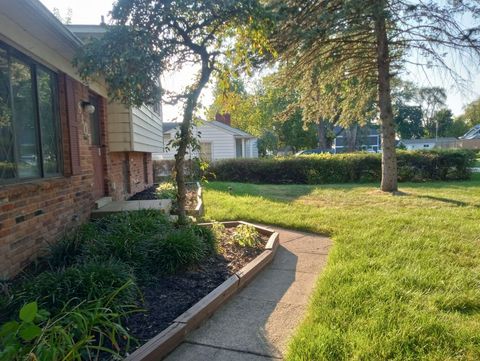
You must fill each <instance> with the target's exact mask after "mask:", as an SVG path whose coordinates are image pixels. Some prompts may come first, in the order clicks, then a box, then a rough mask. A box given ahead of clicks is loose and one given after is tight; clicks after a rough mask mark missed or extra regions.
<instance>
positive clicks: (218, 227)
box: [211, 222, 225, 240]
mask: <svg viewBox="0 0 480 361" xmlns="http://www.w3.org/2000/svg"><path fill="white" fill-rule="evenodd" d="M211 229H212V233H213V236H214V237H215V239H217V240H218V239H221V238H222V237H223V235H224V234H225V226H224V225H223V223H220V222H213V223H212V228H211Z"/></svg>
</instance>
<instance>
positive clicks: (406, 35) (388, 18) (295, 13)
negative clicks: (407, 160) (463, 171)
mask: <svg viewBox="0 0 480 361" xmlns="http://www.w3.org/2000/svg"><path fill="white" fill-rule="evenodd" d="M270 4H271V6H272V8H273V9H274V12H275V14H277V29H276V32H274V35H273V42H274V44H275V46H276V48H277V50H278V52H279V54H280V56H281V59H282V60H283V61H284V62H286V63H288V64H289V65H290V66H293V67H294V68H296V70H297V72H307V71H308V70H309V69H310V70H314V69H315V68H316V67H318V66H320V67H321V71H320V74H321V76H320V77H319V78H318V84H319V85H321V86H323V87H325V88H327V89H328V86H329V85H332V84H337V85H338V84H342V83H346V84H347V85H350V88H351V90H352V92H356V93H357V94H356V96H357V97H363V99H365V101H359V100H358V99H357V100H356V101H349V99H350V97H349V95H350V94H351V93H350V92H345V91H344V92H343V93H346V94H347V96H344V97H343V98H340V100H339V101H337V102H333V103H331V107H330V112H331V113H330V114H334V113H337V112H338V109H339V108H340V109H341V112H342V117H343V118H349V116H350V115H352V116H351V118H352V119H358V116H355V115H354V114H355V113H358V111H359V108H362V107H364V105H365V104H369V101H374V102H375V103H376V105H377V108H378V118H379V121H380V123H381V129H382V144H383V153H382V185H381V188H382V190H385V191H396V190H397V165H396V155H395V144H396V142H395V125H394V121H393V116H394V115H393V107H392V91H391V84H390V82H391V79H392V77H393V74H394V73H397V72H398V71H400V70H401V66H402V65H403V64H404V63H406V62H407V61H410V59H411V58H410V57H408V56H409V55H411V54H412V53H413V52H415V54H416V59H419V60H418V61H415V62H416V63H418V64H419V65H424V66H437V67H442V68H444V69H447V71H448V72H449V73H450V74H452V75H454V71H453V69H451V68H450V67H449V64H447V63H446V61H445V56H444V53H445V51H447V50H449V51H453V52H456V53H458V54H461V55H463V57H464V59H467V58H470V59H478V58H479V56H480V29H479V28H478V27H474V28H466V27H465V26H463V25H462V24H461V23H460V22H459V20H458V19H459V17H460V16H462V15H464V14H473V16H477V15H478V14H479V11H480V7H479V5H478V2H477V1H475V0H470V1H468V0H465V1H454V2H446V1H434V0H429V1H422V2H413V1H407V0H396V1H386V0H355V1H353V0H352V1H342V0H334V1H330V0H313V1H309V2H304V1H300V0H286V1H283V0H282V1H280V0H271V1H270ZM371 89H375V91H374V92H373V95H372V92H371ZM333 93H334V92H332V93H331V94H333ZM327 99H328V97H327ZM326 103H327V104H330V103H329V102H326ZM339 104H341V106H339ZM362 110H363V109H362ZM327 118H328V117H327Z"/></svg>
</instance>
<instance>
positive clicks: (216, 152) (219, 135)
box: [154, 122, 258, 161]
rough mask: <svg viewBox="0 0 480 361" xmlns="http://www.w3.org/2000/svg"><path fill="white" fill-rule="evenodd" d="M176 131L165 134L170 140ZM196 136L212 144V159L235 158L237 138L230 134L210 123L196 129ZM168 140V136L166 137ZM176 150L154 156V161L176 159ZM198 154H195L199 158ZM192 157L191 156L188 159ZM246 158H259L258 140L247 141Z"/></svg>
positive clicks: (202, 141) (166, 141)
mask: <svg viewBox="0 0 480 361" xmlns="http://www.w3.org/2000/svg"><path fill="white" fill-rule="evenodd" d="M176 131H177V130H176V129H172V130H170V131H168V132H167V133H165V134H170V137H171V138H170V139H172V138H173V137H175V133H176ZM194 134H197V137H198V138H197V139H198V141H199V142H201V143H211V144H212V159H213V160H214V161H215V160H220V159H231V158H235V156H236V151H235V139H236V138H235V136H234V135H233V134H231V133H230V132H228V131H226V130H224V129H221V128H219V127H217V126H215V125H212V124H208V122H206V123H203V124H201V125H200V126H198V127H195V130H194ZM166 138H168V136H166ZM170 139H165V146H167V144H168V142H169V140H170ZM175 153H176V149H174V148H172V149H170V150H169V151H168V152H164V153H161V154H156V155H154V159H175ZM197 156H198V152H195V153H194V154H193V157H197ZM189 157H192V156H191V155H190V154H188V155H187V158H189ZM245 157H247V158H258V149H257V139H256V138H253V139H245Z"/></svg>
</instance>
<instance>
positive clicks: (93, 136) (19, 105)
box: [0, 0, 163, 278]
mask: <svg viewBox="0 0 480 361" xmlns="http://www.w3.org/2000/svg"><path fill="white" fill-rule="evenodd" d="M82 46H83V43H82V41H81V39H79V37H77V36H76V35H74V34H73V33H72V32H71V31H69V30H68V29H67V28H66V27H65V26H64V25H62V24H61V23H60V22H59V21H58V20H57V19H56V18H55V17H54V16H53V14H51V13H50V12H49V11H48V10H47V9H46V8H45V7H44V6H43V5H42V4H41V3H40V2H39V1H38V0H16V1H10V0H0V277H1V278H8V277H11V276H13V275H15V274H16V273H18V272H19V271H20V270H21V269H22V268H23V267H24V266H25V265H26V264H28V263H29V262H30V261H31V260H32V259H34V258H35V257H36V256H38V255H39V254H40V253H41V252H42V251H43V250H44V249H45V246H46V245H47V244H49V243H51V242H54V241H56V240H57V239H58V238H59V237H61V236H63V235H64V234H65V232H67V231H69V230H71V229H72V228H74V227H75V226H78V225H79V224H81V223H82V222H84V221H86V220H87V219H88V218H89V216H90V213H91V210H92V208H93V207H94V203H95V201H96V200H98V199H100V198H102V197H105V196H109V197H112V198H113V199H125V198H126V197H128V196H129V195H131V194H133V193H135V192H138V191H140V190H142V189H144V188H145V187H147V186H149V185H151V184H152V183H153V172H152V156H151V154H152V152H161V151H163V142H162V124H161V115H160V114H156V113H155V111H152V110H149V109H147V108H141V109H128V108H125V107H123V106H120V105H118V104H117V105H115V104H108V100H107V89H106V86H105V84H104V82H103V80H102V79H97V81H94V82H91V83H90V84H88V85H86V84H84V83H83V82H82V81H81V79H80V78H79V77H78V75H77V72H76V71H75V69H74V68H73V67H72V63H71V61H72V59H73V56H74V55H75V53H76V52H77V51H78V50H79V49H80V48H81V47H82ZM92 105H93V106H94V108H93V107H92Z"/></svg>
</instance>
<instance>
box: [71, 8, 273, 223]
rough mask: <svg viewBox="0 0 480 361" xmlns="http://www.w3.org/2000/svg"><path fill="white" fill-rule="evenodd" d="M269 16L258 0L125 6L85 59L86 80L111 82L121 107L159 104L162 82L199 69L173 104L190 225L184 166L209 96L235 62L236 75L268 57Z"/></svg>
mask: <svg viewBox="0 0 480 361" xmlns="http://www.w3.org/2000/svg"><path fill="white" fill-rule="evenodd" d="M262 11H263V8H262V7H261V6H260V4H259V3H258V1H257V0H242V1H235V0H222V1H220V0H204V1H195V0H118V1H117V2H116V3H115V5H114V7H113V10H112V22H113V24H112V25H110V26H108V27H107V31H106V33H105V35H104V36H103V37H102V38H100V39H96V40H93V41H92V42H91V43H89V44H87V46H86V47H85V48H84V49H83V52H82V53H81V54H79V56H78V58H77V61H76V64H77V65H78V67H79V71H80V74H81V75H82V77H83V78H84V79H86V80H88V79H89V78H90V77H92V76H99V77H103V78H105V80H106V82H107V84H108V87H109V95H110V97H111V98H112V99H113V100H117V101H120V102H122V103H124V104H128V105H137V106H139V105H142V104H153V103H155V102H157V101H158V99H159V97H160V95H161V92H160V88H159V77H160V75H161V74H163V73H165V72H166V71H172V70H176V71H181V70H182V69H183V68H184V67H185V66H186V65H191V64H193V65H194V68H195V69H196V70H195V71H196V75H195V76H194V79H193V81H192V83H191V84H190V85H189V86H188V87H186V88H185V89H184V90H183V91H181V92H179V93H178V94H169V97H168V99H167V101H169V102H173V103H175V102H179V101H181V102H182V104H183V121H182V124H181V126H180V134H179V139H178V142H177V143H176V144H177V145H178V149H177V153H176V156H175V159H176V163H175V171H176V182H177V189H178V194H177V200H178V205H179V206H178V209H179V216H180V219H181V220H182V221H184V220H185V217H186V216H185V193H186V188H185V176H184V158H185V154H186V150H187V148H188V146H189V145H190V144H191V143H192V141H193V137H192V130H191V125H192V120H193V113H194V111H195V109H196V107H197V103H198V99H199V96H200V93H201V91H202V89H203V88H204V87H205V85H206V84H207V83H208V81H209V79H210V76H211V74H212V73H213V72H215V71H219V70H221V69H222V61H223V60H224V59H225V58H229V59H230V61H231V65H232V67H234V68H235V67H240V66H242V65H244V64H247V66H248V64H250V63H252V61H253V60H255V59H256V57H255V55H256V54H259V56H262V54H263V55H264V54H267V53H268V52H267V51H266V45H267V42H266V41H264V37H263V36H262V34H264V31H263V28H264V27H265V24H264V22H263V20H264V19H265V18H264V17H263V16H262Z"/></svg>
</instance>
